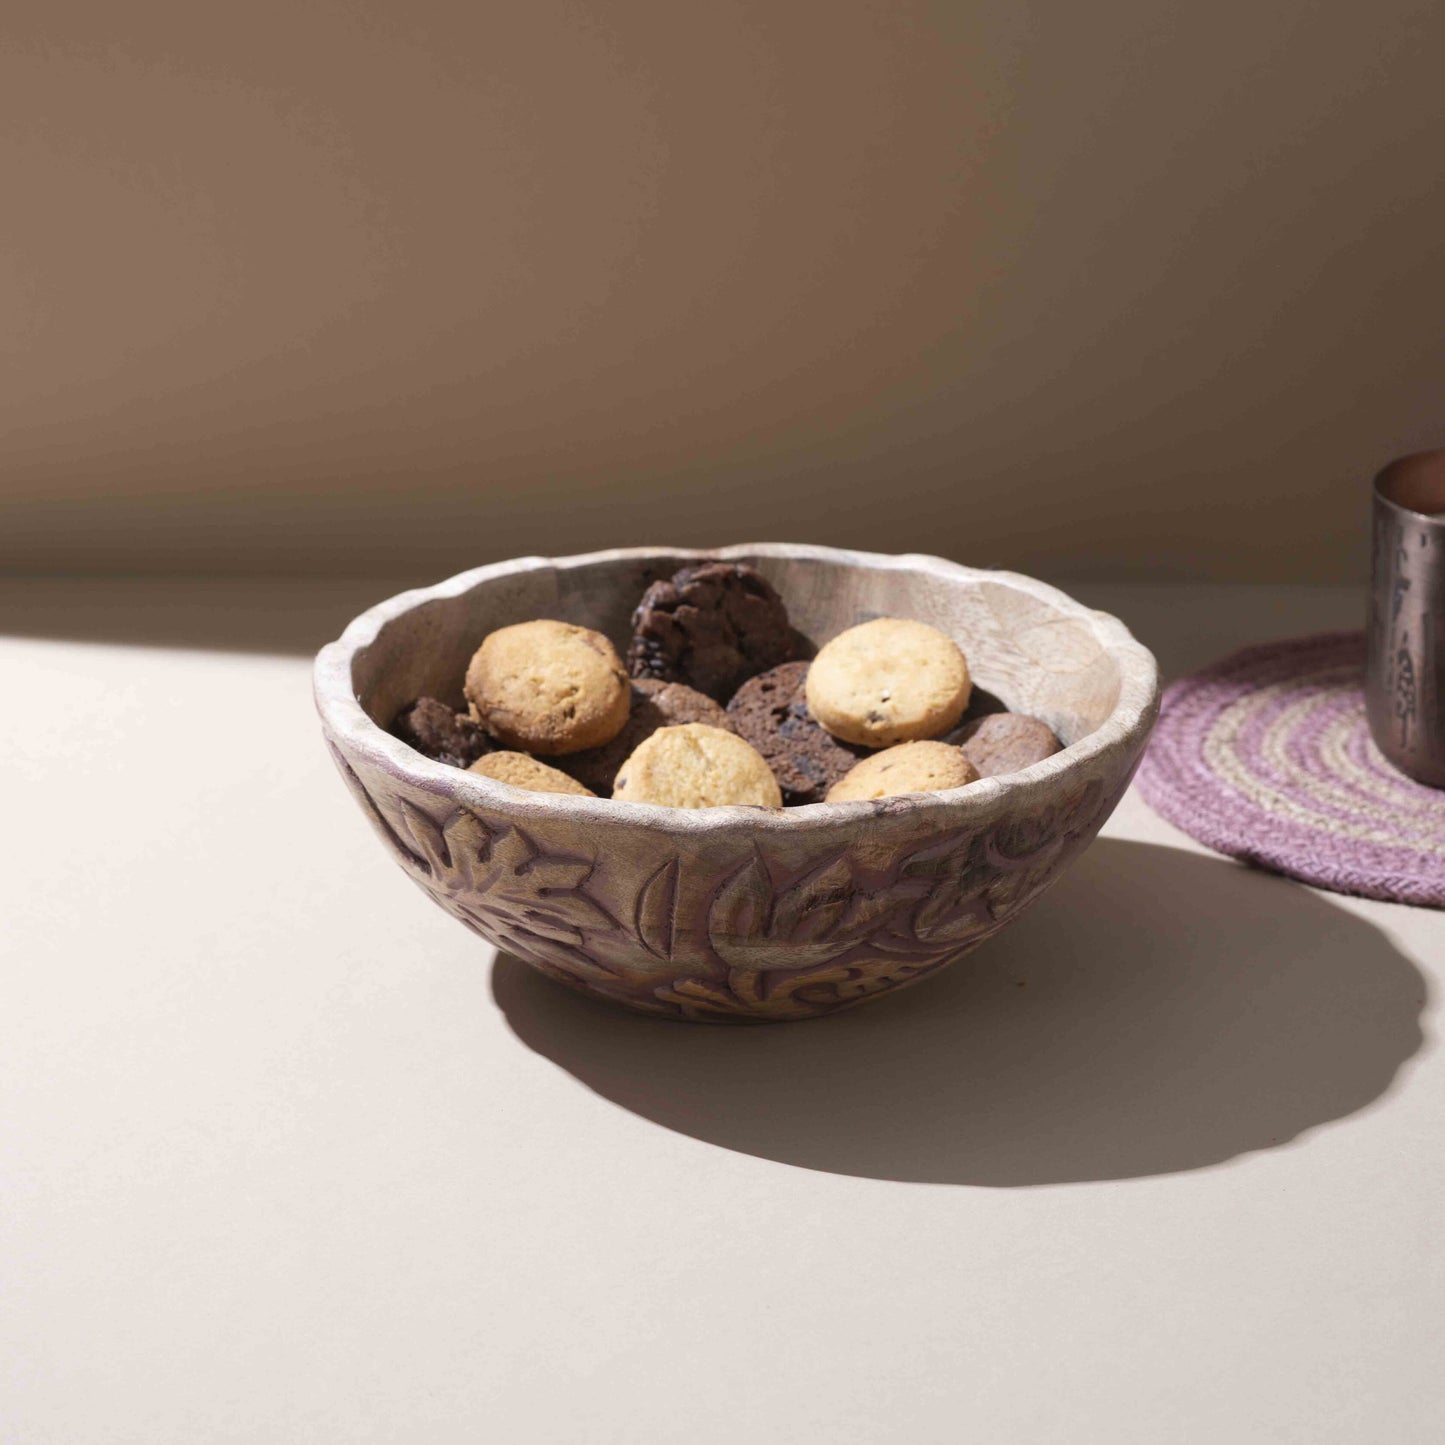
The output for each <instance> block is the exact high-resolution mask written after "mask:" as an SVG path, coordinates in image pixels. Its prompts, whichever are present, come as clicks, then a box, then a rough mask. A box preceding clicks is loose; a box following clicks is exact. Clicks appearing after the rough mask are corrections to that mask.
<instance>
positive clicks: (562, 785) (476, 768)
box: [467, 752, 596, 798]
mask: <svg viewBox="0 0 1445 1445" xmlns="http://www.w3.org/2000/svg"><path fill="white" fill-rule="evenodd" d="M467 771H468V772H469V773H480V774H481V775H482V776H483V777H485V778H491V779H493V780H494V781H496V782H498V783H510V784H511V785H512V787H514V788H525V789H526V790H527V792H529V793H570V794H572V795H573V796H574V797H578V798H591V797H595V796H596V795H595V794H594V793H592V792H591V791H590V790H588V789H587V788H584V787H583V786H582V784H581V783H579V782H578V781H577V779H576V778H569V777H568V776H567V774H566V773H561V772H558V771H557V769H556V768H549V767H548V766H547V764H546V763H539V762H538V761H537V760H536V758H534V757H530V756H528V754H526V753H502V752H498V753H488V754H487V755H486V757H484V758H478V759H477V760H476V762H474V763H473V764H472V765H471V767H470V768H468V769H467Z"/></svg>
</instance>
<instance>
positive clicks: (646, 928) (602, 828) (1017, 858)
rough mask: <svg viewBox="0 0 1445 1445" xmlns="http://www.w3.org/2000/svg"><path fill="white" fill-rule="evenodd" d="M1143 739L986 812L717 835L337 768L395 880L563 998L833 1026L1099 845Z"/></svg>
mask: <svg viewBox="0 0 1445 1445" xmlns="http://www.w3.org/2000/svg"><path fill="white" fill-rule="evenodd" d="M1143 742H1144V738H1143V737H1142V736H1141V737H1140V738H1139V739H1138V747H1137V748H1129V749H1126V748H1120V749H1118V750H1114V751H1110V752H1108V753H1107V754H1105V755H1102V756H1098V757H1096V758H1095V759H1093V760H1092V763H1093V765H1092V766H1088V767H1085V768H1080V769H1077V770H1070V771H1069V772H1067V773H1065V774H1063V775H1061V776H1059V777H1058V778H1057V779H1056V780H1049V785H1047V786H1039V787H1036V788H1032V789H1026V790H1021V791H1015V792H1014V793H1012V794H1008V795H1001V796H1000V798H999V804H998V806H996V807H994V808H992V809H988V810H986V812H985V813H984V814H983V815H982V816H980V814H979V812H978V811H977V810H974V809H969V808H960V809H959V815H958V816H957V817H956V818H953V819H950V818H949V816H948V812H947V810H936V809H935V810H928V811H926V812H925V811H919V810H916V809H912V808H910V807H908V806H907V800H906V799H891V800H885V802H884V803H882V804H877V805H869V806H870V811H869V812H868V813H867V814H866V815H864V816H859V817H858V818H857V819H856V821H855V822H854V823H853V824H852V825H849V824H847V823H842V824H839V823H831V824H825V825H822V826H820V827H819V828H818V829H817V830H816V831H813V830H791V831H777V830H760V831H759V832H758V833H757V834H756V835H753V836H749V833H748V831H747V830H746V829H728V830H725V831H723V832H721V833H720V834H719V836H717V837H716V838H709V837H708V836H707V835H706V834H704V833H699V832H696V831H690V832H680V833H677V834H669V833H668V832H667V831H666V830H665V829H660V828H645V827H639V828H628V827H626V826H625V825H623V826H621V827H619V826H617V825H615V824H610V822H609V823H602V824H599V825H595V826H593V827H592V828H590V829H589V828H587V827H585V826H579V825H578V823H577V822H576V821H575V820H569V819H567V818H565V817H560V816H556V815H553V816H550V817H549V816H546V815H536V816H531V817H524V816H519V815H518V814H517V813H516V812H514V811H512V810H509V809H491V808H486V807H479V806H477V804H476V802H475V800H468V801H466V802H463V801H461V800H460V799H458V798H457V797H455V796H449V795H448V789H447V788H446V786H445V782H444V781H439V782H438V784H437V785H436V786H434V787H425V788H422V787H418V786H416V785H415V784H414V783H411V782H410V781H408V780H407V779H405V778H398V777H396V776H394V775H392V774H390V773H389V772H387V771H385V770H384V769H381V768H378V767H377V766H376V765H375V764H374V762H372V761H370V760H369V759H366V758H359V757H355V756H351V757H348V756H347V752H346V748H345V743H344V741H340V740H337V739H335V738H333V739H331V752H332V756H333V758H334V759H335V761H336V764H337V767H338V768H339V769H340V771H341V774H342V776H343V777H344V778H345V780H346V782H347V785H348V786H349V788H350V789H351V791H352V794H353V795H354V796H355V798H356V800H357V802H358V803H359V804H360V805H361V807H362V809H363V811H364V812H365V813H366V815H367V817H368V818H369V820H370V821H371V823H372V826H373V827H374V828H375V829H376V831H377V833H378V834H379V835H380V837H381V838H382V840H383V841H384V842H385V843H386V845H387V846H388V848H389V849H390V851H391V853H392V856H393V857H394V858H395V859H396V860H397V862H398V863H399V864H400V865H401V867H402V868H403V869H404V870H405V872H406V874H407V876H408V877H410V878H411V879H412V881H413V882H415V883H416V884H417V885H418V886H419V887H421V888H422V889H423V890H424V891H425V892H426V893H428V894H429V895H430V896H431V897H432V898H433V899H434V900H435V901H436V902H437V903H438V904H440V905H441V906H442V907H443V908H444V909H446V910H447V912H448V913H450V914H452V916H453V917H455V918H458V919H460V920H461V921H462V922H463V923H465V924H466V925H467V927H468V928H470V929H472V930H473V931H475V932H476V933H479V934H480V935H481V936H482V937H483V938H485V939H487V940H489V941H490V942H491V943H493V944H495V945H496V946H497V947H498V948H500V949H503V950H505V951H506V952H507V953H509V954H512V955H514V956H515V957H517V958H520V959H522V960H523V961H525V962H526V963H529V964H531V965H532V967H534V968H536V969H538V970H540V971H541V972H542V973H545V974H547V975H548V976H549V977H551V978H554V979H557V980H558V981H560V982H562V983H564V984H568V985H570V986H571V987H574V988H578V989H582V990H584V991H586V992H588V993H592V994H596V995H598V996H600V997H602V998H606V999H610V1000H612V1001H613V1002H616V1003H620V1004H624V1005H626V1006H627V1007H629V1008H633V1009H639V1010H642V1011H644V1012H646V1013H651V1014H661V1015H666V1016H669V1017H673V1018H682V1019H702V1020H716V1021H724V1020H730V1019H742V1018H754V1019H772V1020H782V1019H803V1018H810V1017H814V1016H816V1015H819V1014H826V1013H830V1012H833V1011H834V1010H836V1009H839V1008H843V1007H846V1006H849V1005H852V1004H856V1003H858V1002H860V1001H861V1000H864V999H868V998H873V997H876V996H877V995H879V994H881V993H884V992H886V991H887V990H890V989H894V988H898V987H901V986H903V985H905V984H910V983H914V982H917V981H918V980H919V979H922V978H925V977H926V976H927V975H928V974H930V973H932V972H934V971H935V970H937V969H939V968H942V967H943V966H944V965H946V964H948V963H951V962H952V961H953V960H954V959H957V958H959V957H961V956H962V955H963V954H965V953H968V952H969V951H970V950H971V949H974V948H976V947H977V946H978V945H979V944H980V943H982V942H983V941H984V940H985V939H987V938H989V937H990V936H991V935H993V934H994V933H997V932H998V931H999V929H1001V928H1003V927H1004V926H1005V925H1007V924H1008V923H1009V922H1010V921H1011V920H1012V919H1014V918H1016V917H1017V916H1018V915H1019V914H1020V913H1021V912H1022V911H1023V909H1025V908H1026V907H1027V906H1028V905H1029V904H1030V903H1031V902H1033V900H1034V899H1035V898H1037V897H1038V896H1039V895H1040V894H1041V893H1042V892H1043V891H1044V890H1045V889H1046V888H1047V887H1048V886H1049V884H1050V883H1051V882H1053V881H1054V879H1055V878H1057V877H1058V876H1059V874H1060V873H1061V872H1062V871H1063V869H1064V868H1066V867H1067V865H1068V864H1069V862H1070V861H1071V859H1073V858H1074V857H1076V856H1077V855H1078V854H1079V853H1080V852H1081V851H1082V850H1083V849H1084V848H1085V847H1086V846H1087V845H1088V843H1089V842H1090V841H1091V840H1092V839H1093V837H1094V835H1095V834H1096V833H1097V832H1098V831H1099V828H1100V826H1101V825H1102V824H1103V822H1104V820H1105V819H1106V818H1107V817H1108V816H1109V814H1110V812H1112V810H1113V809H1114V807H1115V805H1116V804H1117V803H1118V801H1119V799H1120V797H1121V796H1122V795H1123V792H1124V790H1125V788H1126V787H1127V786H1128V783H1129V779H1130V777H1131V775H1132V773H1133V770H1134V766H1135V764H1136V763H1137V762H1138V758H1139V754H1140V753H1141V752H1142V748H1143ZM890 805H891V806H890Z"/></svg>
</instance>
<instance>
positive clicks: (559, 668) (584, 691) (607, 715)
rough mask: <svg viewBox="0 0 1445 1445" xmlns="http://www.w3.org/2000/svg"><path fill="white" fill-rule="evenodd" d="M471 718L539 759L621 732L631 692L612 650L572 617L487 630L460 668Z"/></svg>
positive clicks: (508, 744)
mask: <svg viewBox="0 0 1445 1445" xmlns="http://www.w3.org/2000/svg"><path fill="white" fill-rule="evenodd" d="M463 691H465V693H466V695H467V701H468V702H469V703H471V705H472V716H473V717H475V718H476V720H477V721H478V722H479V723H481V725H482V726H483V727H484V728H486V730H487V731H488V732H489V733H491V735H492V736H493V737H494V738H496V739H497V741H498V742H500V743H502V744H503V746H505V747H509V748H516V749H518V750H521V751H526V752H529V753H537V754H539V755H541V756H542V757H554V756H556V755H557V754H559V753H576V752H581V751H582V749H583V748H596V747H601V745H602V744H603V743H605V742H610V741H611V739H613V738H614V737H616V736H617V734H618V733H619V732H621V731H622V725H623V724H624V723H625V722H626V721H627V713H628V706H629V701H630V693H629V691H628V687H627V674H626V673H625V672H624V671H623V670H622V659H621V658H620V657H618V655H617V651H616V649H615V648H614V647H613V646H612V644H611V643H610V642H609V641H608V640H607V639H606V638H605V637H604V636H603V635H602V634H601V633H600V632H593V631H592V630H591V629H590V628H587V627H578V626H577V625H576V624H575V623H571V622H555V621H551V620H540V621H537V622H518V623H515V624H514V625H513V626H511V627H502V628H499V629H498V630H497V631H496V632H493V633H490V634H489V635H488V636H487V637H486V638H485V640H484V641H483V642H482V645H481V646H480V647H479V648H478V649H477V651H476V653H475V655H474V656H473V657H472V660H471V662H470V664H469V665H468V667H467V678H466V683H465V684H464V687H463Z"/></svg>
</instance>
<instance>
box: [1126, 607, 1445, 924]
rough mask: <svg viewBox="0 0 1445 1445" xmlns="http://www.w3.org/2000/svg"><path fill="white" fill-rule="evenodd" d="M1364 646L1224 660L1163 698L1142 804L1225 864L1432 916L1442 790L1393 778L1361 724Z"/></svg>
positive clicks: (1298, 646)
mask: <svg viewBox="0 0 1445 1445" xmlns="http://www.w3.org/2000/svg"><path fill="white" fill-rule="evenodd" d="M1364 661H1365V639H1364V635H1363V633H1358V632H1330V633H1323V634H1321V635H1319V636H1317V637H1301V638H1297V639H1294V640H1291V641H1288V642H1272V643H1266V644H1265V645H1263V646H1260V647H1248V648H1245V649H1244V650H1243V651H1242V652H1236V653H1233V654H1232V655H1231V656H1229V657H1226V658H1224V659H1223V661H1221V662H1216V663H1215V664H1214V665H1213V666H1211V667H1207V668H1205V669H1204V671H1202V672H1197V673H1195V674H1194V675H1193V676H1192V677H1186V678H1181V679H1180V680H1179V681H1178V682H1176V683H1174V684H1173V685H1172V686H1170V687H1169V689H1168V690H1167V691H1166V692H1165V694H1164V701H1163V706H1162V707H1161V709H1160V713H1159V723H1158V725H1157V727H1156V728H1155V730H1154V736H1153V739H1152V741H1151V742H1150V744H1149V751H1148V752H1147V753H1146V754H1145V757H1144V761H1143V763H1142V764H1141V766H1140V769H1139V775H1138V784H1139V791H1140V792H1141V793H1142V794H1143V795H1144V798H1145V800H1146V801H1147V802H1148V803H1149V805H1150V806H1151V807H1152V808H1153V809H1154V810H1155V812H1157V813H1159V814H1160V815H1161V816H1163V817H1164V818H1166V819H1168V821H1169V822H1171V823H1173V824H1174V825H1175V826H1176V827H1178V828H1182V829H1183V830H1184V831H1185V832H1186V833H1188V834H1189V835H1190V836H1191V837H1194V838H1197V839H1198V840H1199V841H1200V842H1201V843H1204V844H1207V845H1208V846H1209V847H1211V848H1214V849H1216V850H1217V851H1218V852H1220V853H1228V854H1230V855H1232V856H1233V857H1235V858H1242V859H1244V860H1246V861H1247V862H1250V863H1256V864H1258V865H1259V866H1261V867H1263V868H1269V869H1272V870H1274V871H1275V872H1277V873H1286V874H1288V875H1289V876H1290V877H1292V878H1298V879H1300V880H1301V881H1302V882H1304V883H1312V884H1314V885H1315V886H1316V887H1319V888H1330V889H1333V890H1334V891H1336V892H1338V893H1358V894H1362V895H1363V896H1364V897H1366V898H1384V899H1388V900H1389V901H1391V902H1395V903H1415V904H1424V905H1427V906H1430V907H1434V908H1442V907H1445V791H1441V790H1438V789H1435V788H1427V787H1424V786H1423V785H1422V784H1419V783H1415V782H1412V781H1411V780H1410V779H1409V778H1407V777H1405V776H1404V775H1403V774H1402V773H1399V772H1397V771H1396V770H1395V769H1394V768H1393V767H1391V766H1390V764H1389V763H1387V762H1386V761H1385V759H1384V758H1383V757H1382V756H1381V755H1380V751H1379V749H1378V748H1376V746H1375V744H1374V741H1373V740H1372V739H1371V737H1370V730H1369V727H1368V726H1367V724H1366V722H1365V699H1364V694H1363V691H1362V685H1363V680H1364Z"/></svg>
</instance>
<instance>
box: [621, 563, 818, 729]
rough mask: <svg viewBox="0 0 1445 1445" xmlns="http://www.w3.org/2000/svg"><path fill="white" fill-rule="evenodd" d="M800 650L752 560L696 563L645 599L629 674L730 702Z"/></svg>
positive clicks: (635, 623)
mask: <svg viewBox="0 0 1445 1445" xmlns="http://www.w3.org/2000/svg"><path fill="white" fill-rule="evenodd" d="M796 651H797V642H796V640H795V637H794V634H793V629H792V625H791V624H790V623H789V621H788V609H787V608H786V607H784V606H783V599H782V598H781V597H779V596H778V594H777V592H776V591H774V589H773V585H772V583H770V582H769V581H768V579H767V578H766V577H764V576H763V575H762V573H761V572H759V571H758V570H757V569H756V568H754V567H750V566H748V564H747V563H746V562H698V563H694V564H693V565H692V566H690V567H684V568H682V570H681V571H679V572H676V573H674V574H673V576H672V577H670V578H669V579H668V580H666V581H664V582H654V583H653V584H652V586H651V587H649V588H648V589H647V591H646V592H644V593H643V594H642V601H641V602H639V603H638V604H637V610H636V611H635V612H634V613H633V614H632V644H631V646H630V647H629V648H628V651H627V670H628V671H629V672H630V673H631V674H632V676H633V677H655V678H658V679H660V680H661V681H663V682H685V683H686V684H687V685H688V686H689V687H695V688H696V689H697V690H698V691H699V692H702V693H706V694H707V695H708V697H710V698H712V699H713V700H714V701H715V702H721V703H725V702H727V700H728V699H729V698H730V697H731V696H732V695H733V693H735V692H736V691H737V690H738V688H739V687H740V686H741V685H742V684H743V683H745V682H746V681H747V680H748V678H750V677H754V676H756V675H757V674H758V673H760V672H765V671H766V670H767V669H768V668H770V667H776V666H777V665H778V663H780V662H786V661H788V659H789V658H791V657H793V656H795V654H796Z"/></svg>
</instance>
